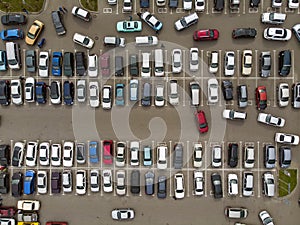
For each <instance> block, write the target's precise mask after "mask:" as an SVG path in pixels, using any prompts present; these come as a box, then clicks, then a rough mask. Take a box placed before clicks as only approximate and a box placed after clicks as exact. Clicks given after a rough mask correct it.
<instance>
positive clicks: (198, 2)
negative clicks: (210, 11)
mask: <svg viewBox="0 0 300 225" xmlns="http://www.w3.org/2000/svg"><path fill="white" fill-rule="evenodd" d="M204 9H205V0H195V11H197V12H203V11H204Z"/></svg>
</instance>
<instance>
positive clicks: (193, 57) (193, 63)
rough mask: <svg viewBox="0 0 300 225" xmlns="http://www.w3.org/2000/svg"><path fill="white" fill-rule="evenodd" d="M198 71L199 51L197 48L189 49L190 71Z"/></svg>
mask: <svg viewBox="0 0 300 225" xmlns="http://www.w3.org/2000/svg"><path fill="white" fill-rule="evenodd" d="M198 69H199V50H198V48H191V49H190V71H197V70H198Z"/></svg>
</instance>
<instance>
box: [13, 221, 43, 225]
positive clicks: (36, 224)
mask: <svg viewBox="0 0 300 225" xmlns="http://www.w3.org/2000/svg"><path fill="white" fill-rule="evenodd" d="M18 225H40V223H39V222H18Z"/></svg>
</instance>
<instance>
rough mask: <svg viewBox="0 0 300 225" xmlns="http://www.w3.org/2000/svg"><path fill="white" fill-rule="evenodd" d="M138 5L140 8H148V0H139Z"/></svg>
mask: <svg viewBox="0 0 300 225" xmlns="http://www.w3.org/2000/svg"><path fill="white" fill-rule="evenodd" d="M140 6H141V8H149V6H150V2H149V0H140Z"/></svg>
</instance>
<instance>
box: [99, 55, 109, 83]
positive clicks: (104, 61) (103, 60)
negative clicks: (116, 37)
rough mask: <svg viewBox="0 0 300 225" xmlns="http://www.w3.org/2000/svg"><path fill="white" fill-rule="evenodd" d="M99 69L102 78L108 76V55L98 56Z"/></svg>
mask: <svg viewBox="0 0 300 225" xmlns="http://www.w3.org/2000/svg"><path fill="white" fill-rule="evenodd" d="M100 67H101V73H102V76H104V77H108V76H109V75H110V69H109V67H110V56H109V54H108V53H104V54H102V55H101V56H100Z"/></svg>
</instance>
